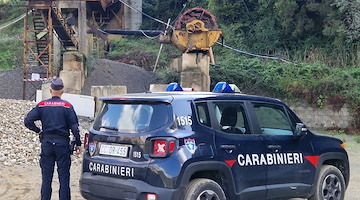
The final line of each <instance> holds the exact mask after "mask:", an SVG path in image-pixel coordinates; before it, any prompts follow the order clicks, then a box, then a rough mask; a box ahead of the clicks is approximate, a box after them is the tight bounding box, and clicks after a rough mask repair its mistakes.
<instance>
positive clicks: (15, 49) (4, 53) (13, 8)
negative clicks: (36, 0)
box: [0, 1, 24, 70]
mask: <svg viewBox="0 0 360 200" xmlns="http://www.w3.org/2000/svg"><path fill="white" fill-rule="evenodd" d="M4 2H5V3H6V2H7V1H1V2H0V27H3V26H4V25H7V24H8V23H9V22H11V21H12V20H14V19H16V18H17V17H19V16H20V15H21V14H23V13H24V8H23V7H19V6H18V5H17V3H18V2H17V1H8V4H4ZM23 23H24V22H23V21H22V20H20V21H19V22H17V23H15V24H13V25H11V26H8V27H6V28H3V29H0V70H8V69H13V68H15V67H17V66H21V65H22V56H21V55H22V51H23V45H22V43H23V41H22V40H23V26H24V24H23Z"/></svg>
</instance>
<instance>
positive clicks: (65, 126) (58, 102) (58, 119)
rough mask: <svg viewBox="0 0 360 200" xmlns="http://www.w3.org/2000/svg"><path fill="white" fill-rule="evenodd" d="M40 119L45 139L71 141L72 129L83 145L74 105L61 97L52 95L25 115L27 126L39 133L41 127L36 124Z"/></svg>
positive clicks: (77, 143) (78, 144)
mask: <svg viewBox="0 0 360 200" xmlns="http://www.w3.org/2000/svg"><path fill="white" fill-rule="evenodd" d="M37 120H40V121H41V124H42V134H43V138H44V139H64V140H67V141H69V136H70V130H71V132H72V133H73V134H74V136H75V141H76V145H77V146H81V141H80V134H79V122H78V118H77V116H76V113H75V110H74V108H73V106H72V105H71V104H70V103H69V102H67V101H65V100H62V99H61V98H60V97H56V96H54V97H52V98H50V99H47V100H44V101H41V102H40V103H38V104H37V105H36V107H35V108H33V109H32V110H31V111H30V112H29V113H28V115H27V116H26V117H25V120H24V124H25V126H26V127H27V128H28V129H30V130H32V131H34V132H36V133H39V132H40V131H41V129H40V128H39V127H37V126H36V125H35V123H34V122H35V121H37Z"/></svg>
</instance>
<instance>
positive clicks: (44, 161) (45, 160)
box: [24, 78, 81, 200]
mask: <svg viewBox="0 0 360 200" xmlns="http://www.w3.org/2000/svg"><path fill="white" fill-rule="evenodd" d="M63 88H64V84H63V81H62V80H61V79H60V78H55V79H53V80H52V82H51V89H50V93H51V96H52V97H51V98H50V99H47V100H44V101H41V102H40V103H39V104H38V105H37V106H36V107H35V108H33V109H32V110H31V111H30V112H29V113H28V114H27V116H26V117H25V120H24V123H25V126H26V127H27V128H28V129H30V130H32V131H34V132H36V133H39V136H40V141H41V155H40V167H41V174H42V185H41V199H42V200H45V199H46V200H48V199H51V193H52V188H51V183H52V178H53V174H54V166H55V162H56V163H57V171H58V176H59V182H60V189H59V199H60V200H69V199H70V186H69V184H70V165H71V159H70V144H69V141H70V138H69V136H70V130H71V132H72V133H73V135H74V137H75V142H76V152H77V153H80V151H81V141H80V134H79V123H78V119H77V116H76V113H75V111H74V108H73V106H72V105H71V104H70V103H69V102H67V101H65V100H62V99H61V96H62V94H63V93H64V89H63ZM37 120H40V121H41V125H42V129H40V128H39V127H37V126H36V125H35V123H34V122H35V121H37Z"/></svg>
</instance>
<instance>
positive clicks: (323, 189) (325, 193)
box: [309, 165, 345, 200]
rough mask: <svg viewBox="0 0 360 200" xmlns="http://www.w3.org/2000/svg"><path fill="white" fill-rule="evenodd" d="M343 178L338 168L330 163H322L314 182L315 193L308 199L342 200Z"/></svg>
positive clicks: (343, 191) (343, 190) (343, 194)
mask: <svg viewBox="0 0 360 200" xmlns="http://www.w3.org/2000/svg"><path fill="white" fill-rule="evenodd" d="M344 196H345V179H344V176H343V175H342V173H341V172H340V170H339V169H338V168H336V167H334V166H332V165H323V166H322V167H321V169H320V173H319V177H318V179H317V180H316V183H315V193H314V195H313V196H312V197H311V198H310V199H309V200H327V199H338V200H343V199H344Z"/></svg>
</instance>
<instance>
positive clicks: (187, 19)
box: [171, 7, 222, 53]
mask: <svg viewBox="0 0 360 200" xmlns="http://www.w3.org/2000/svg"><path fill="white" fill-rule="evenodd" d="M221 36H222V32H221V30H219V29H218V25H217V23H216V18H215V16H214V15H212V14H211V13H210V11H208V10H206V9H204V8H199V7H195V8H191V9H189V10H187V11H185V12H184V13H183V14H181V15H180V16H179V18H178V19H177V21H176V22H175V26H174V30H173V31H172V34H171V43H172V44H174V45H175V46H176V47H177V48H178V49H180V50H181V51H183V52H184V53H185V52H186V53H187V52H208V51H209V50H210V47H211V46H212V45H214V44H215V42H216V41H217V40H218V39H219V38H220V37H221Z"/></svg>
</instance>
